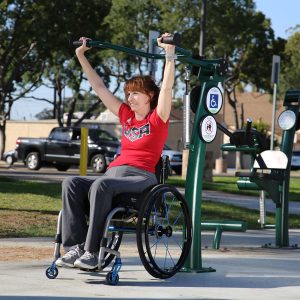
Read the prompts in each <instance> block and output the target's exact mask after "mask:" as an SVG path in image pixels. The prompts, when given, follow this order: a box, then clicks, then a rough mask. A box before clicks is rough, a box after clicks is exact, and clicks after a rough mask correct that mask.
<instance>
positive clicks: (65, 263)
mask: <svg viewBox="0 0 300 300" xmlns="http://www.w3.org/2000/svg"><path fill="white" fill-rule="evenodd" d="M83 253H84V251H83V250H82V249H80V248H79V247H78V246H76V247H74V248H72V249H70V250H69V251H68V252H67V253H66V254H65V255H64V256H62V257H60V258H58V259H57V260H56V262H55V264H56V265H57V266H58V267H70V268H74V262H75V261H76V259H78V258H79V257H81V256H82V255H83Z"/></svg>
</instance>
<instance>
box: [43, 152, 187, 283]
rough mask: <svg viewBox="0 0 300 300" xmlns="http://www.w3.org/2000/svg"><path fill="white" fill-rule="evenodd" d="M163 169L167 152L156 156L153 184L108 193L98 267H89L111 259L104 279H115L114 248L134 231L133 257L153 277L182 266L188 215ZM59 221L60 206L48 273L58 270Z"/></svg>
mask: <svg viewBox="0 0 300 300" xmlns="http://www.w3.org/2000/svg"><path fill="white" fill-rule="evenodd" d="M168 170H169V160H168V156H162V157H161V158H160V160H159V162H158V164H157V166H156V177H157V179H158V180H157V181H158V184H157V185H155V186H152V187H150V188H147V189H146V190H145V191H144V192H143V193H140V194H134V193H123V194H119V195H117V196H115V197H114V198H113V202H112V203H113V204H112V210H111V211H110V213H109V214H108V216H107V219H106V223H105V230H104V234H103V238H102V240H101V243H100V250H99V258H98V268H96V270H95V271H102V270H104V269H105V268H106V267H107V266H108V265H109V264H110V263H111V262H112V261H113V260H114V263H113V266H112V268H111V270H110V271H109V272H108V273H107V275H106V283H107V284H109V285H116V284H118V281H119V275H118V273H119V271H120V269H121V267H122V261H121V254H120V252H119V251H118V250H119V247H120V245H121V242H122V237H123V234H124V233H135V234H136V241H137V248H138V253H139V257H140V259H141V262H142V264H143V265H144V267H145V269H146V270H147V271H148V273H149V274H150V275H152V276H153V277H155V278H159V279H167V278H170V277H172V276H174V275H175V274H176V273H177V272H178V271H179V270H180V269H181V268H182V267H183V264H184V262H185V260H186V258H187V256H188V254H189V251H190V247H191V242H192V225H191V218H190V214H189V209H188V205H187V203H186V201H185V199H184V197H183V196H182V195H181V194H180V193H179V191H178V190H177V189H176V188H175V187H173V186H171V185H167V184H165V180H166V179H167V177H168ZM61 224H62V212H61V211H60V213H59V216H58V221H57V232H56V236H55V241H54V243H55V246H54V261H53V262H52V264H51V266H50V267H48V268H47V270H46V276H47V277H48V278H49V279H54V278H56V277H57V275H58V268H57V266H56V264H55V262H56V260H57V259H58V258H59V257H60V245H61V243H62V239H61Z"/></svg>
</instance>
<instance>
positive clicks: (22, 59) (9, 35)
mask: <svg viewBox="0 0 300 300" xmlns="http://www.w3.org/2000/svg"><path fill="white" fill-rule="evenodd" d="M110 4H111V1H109V0H93V1H89V2H88V4H87V3H86V2H82V1H79V0H77V1H71V0H65V1H58V0H54V1H50V2H48V1H42V0H35V1H34V0H6V1H2V2H1V4H0V39H1V48H0V65H1V67H0V120H1V121H0V122H1V123H0V131H1V132H2V134H1V135H0V136H1V141H0V145H2V146H1V147H0V155H1V154H2V152H3V149H4V147H5V126H6V120H7V119H9V118H10V112H11V108H12V105H13V103H14V102H15V101H17V100H18V99H20V98H23V97H26V96H27V95H28V93H29V92H32V91H34V90H35V89H37V88H38V87H39V86H40V85H41V84H42V83H44V82H48V83H50V85H51V86H53V87H54V88H55V90H56V93H55V95H57V101H54V103H53V104H54V106H55V108H54V111H55V112H56V113H57V115H58V116H61V115H62V112H61V111H60V109H61V103H62V91H63V88H64V87H65V86H66V85H68V86H69V87H71V88H73V90H74V94H75V97H74V103H72V104H71V105H70V111H71V112H72V111H73V110H74V107H75V103H76V101H77V99H79V98H80V97H79V94H80V92H81V87H80V85H81V82H82V81H83V75H82V73H81V71H80V67H79V64H78V63H76V62H75V61H74V59H73V56H74V51H71V50H70V48H69V46H68V39H69V38H70V37H71V36H72V35H74V36H76V38H78V37H80V36H82V35H85V34H86V35H89V36H95V35H96V33H97V31H99V30H100V31H101V32H104V33H105V32H107V31H105V30H104V28H103V27H102V26H101V23H102V21H103V18H104V16H105V15H106V14H107V13H108V11H109V8H110ZM87 16H88V18H89V20H93V21H94V22H95V23H94V22H90V21H87ZM25 29H26V30H25ZM42 79H43V81H42ZM76 93H77V94H76ZM55 99H56V98H55V97H54V100H55ZM42 101H48V102H51V101H50V100H48V99H42ZM70 115H71V114H70ZM70 118H71V117H70ZM58 123H59V124H60V125H62V124H61V123H60V118H59V117H58Z"/></svg>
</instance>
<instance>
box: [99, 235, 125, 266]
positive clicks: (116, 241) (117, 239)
mask: <svg viewBox="0 0 300 300" xmlns="http://www.w3.org/2000/svg"><path fill="white" fill-rule="evenodd" d="M122 237H123V232H120V231H118V232H112V233H111V235H110V236H108V240H107V246H106V247H107V248H110V249H112V250H116V251H118V250H119V247H120V245H121V242H122ZM114 258H115V256H114V255H113V254H110V253H108V252H107V253H105V256H104V264H103V265H102V266H101V270H103V269H105V268H106V267H107V266H108V265H109V264H110V263H111V262H112V260H113V259H114Z"/></svg>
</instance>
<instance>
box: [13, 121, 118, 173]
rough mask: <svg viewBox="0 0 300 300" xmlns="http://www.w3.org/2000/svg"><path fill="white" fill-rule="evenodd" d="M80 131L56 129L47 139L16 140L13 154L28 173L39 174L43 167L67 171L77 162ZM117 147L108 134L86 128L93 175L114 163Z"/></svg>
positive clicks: (113, 138)
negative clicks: (51, 166)
mask: <svg viewBox="0 0 300 300" xmlns="http://www.w3.org/2000/svg"><path fill="white" fill-rule="evenodd" d="M80 139H81V128H79V127H55V128H53V129H52V131H51V132H50V134H49V137H48V138H22V137H20V138H18V139H17V141H16V144H17V146H16V151H17V153H18V159H19V160H22V161H23V162H24V163H25V165H26V166H27V168H28V169H29V170H38V169H39V168H40V167H41V166H43V165H53V166H55V168H56V169H57V170H59V171H66V170H67V169H68V168H69V167H70V166H71V165H79V162H80ZM119 145H120V142H119V141H118V139H117V138H116V137H115V136H113V135H112V134H110V133H109V132H108V131H105V130H102V129H96V128H89V135H88V165H89V166H91V167H92V169H93V171H94V172H98V173H101V172H104V171H105V170H106V167H107V165H108V164H109V163H110V162H111V161H112V160H113V158H114V155H115V154H116V152H117V148H118V146H119Z"/></svg>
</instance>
